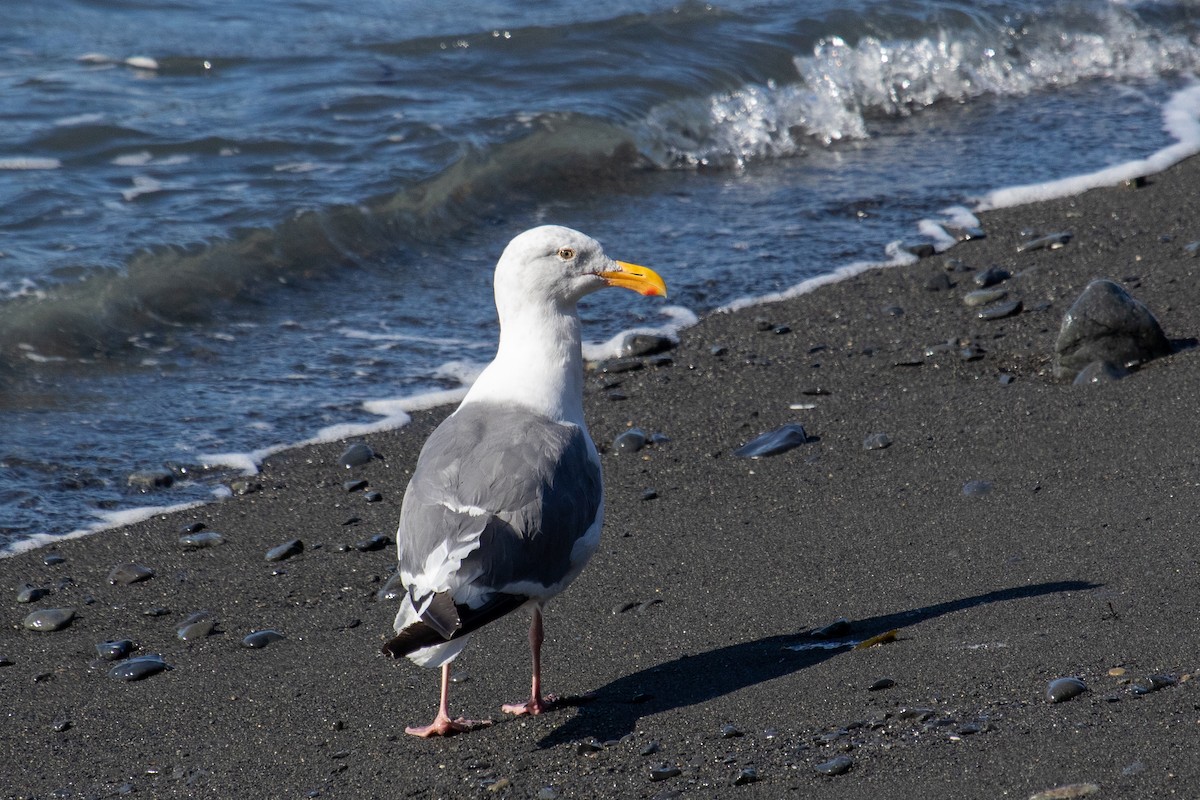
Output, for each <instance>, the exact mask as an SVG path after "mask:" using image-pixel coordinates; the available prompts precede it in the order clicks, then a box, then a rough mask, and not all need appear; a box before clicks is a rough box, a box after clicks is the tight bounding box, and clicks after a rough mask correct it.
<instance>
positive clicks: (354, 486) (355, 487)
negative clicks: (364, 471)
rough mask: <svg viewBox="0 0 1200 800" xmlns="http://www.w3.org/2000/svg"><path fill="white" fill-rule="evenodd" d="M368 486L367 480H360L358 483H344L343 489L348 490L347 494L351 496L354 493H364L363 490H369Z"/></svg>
mask: <svg viewBox="0 0 1200 800" xmlns="http://www.w3.org/2000/svg"><path fill="white" fill-rule="evenodd" d="M368 485H369V484H368V483H367V481H366V480H365V479H363V478H359V479H358V480H356V481H344V482H343V483H342V488H343V489H345V490H346V494H351V493H353V492H360V491H362V490H363V489H365V488H367V486H368Z"/></svg>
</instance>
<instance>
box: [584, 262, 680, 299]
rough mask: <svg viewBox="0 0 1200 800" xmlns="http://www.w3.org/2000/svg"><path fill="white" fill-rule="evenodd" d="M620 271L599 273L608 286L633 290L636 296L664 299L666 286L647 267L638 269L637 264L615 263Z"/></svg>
mask: <svg viewBox="0 0 1200 800" xmlns="http://www.w3.org/2000/svg"><path fill="white" fill-rule="evenodd" d="M615 263H616V265H617V266H618V267H620V269H615V270H612V271H610V272H601V273H599V275H600V277H601V278H604V280H605V282H607V283H608V285H609V286H620V287H622V288H625V289H633V290H634V291H635V292H637V293H638V294H642V295H645V296H646V297H666V296H667V285H666V284H665V283H663V279H662V278H660V277H658V273H657V272H655V271H654V270H652V269H650V268H649V267H639V266H638V265H637V264H628V263H626V262H624V261H617V262H615Z"/></svg>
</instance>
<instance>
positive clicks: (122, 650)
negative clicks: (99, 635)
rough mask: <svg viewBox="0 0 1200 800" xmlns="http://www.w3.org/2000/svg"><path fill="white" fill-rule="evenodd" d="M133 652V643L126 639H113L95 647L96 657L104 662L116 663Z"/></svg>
mask: <svg viewBox="0 0 1200 800" xmlns="http://www.w3.org/2000/svg"><path fill="white" fill-rule="evenodd" d="M132 651H133V642H131V641H129V640H128V639H113V640H112V641H110V642H101V643H100V644H98V645H96V655H98V656H100V658H102V659H104V660H105V661H118V660H120V659H122V658H125V657H126V656H127V655H129V654H130V652H132Z"/></svg>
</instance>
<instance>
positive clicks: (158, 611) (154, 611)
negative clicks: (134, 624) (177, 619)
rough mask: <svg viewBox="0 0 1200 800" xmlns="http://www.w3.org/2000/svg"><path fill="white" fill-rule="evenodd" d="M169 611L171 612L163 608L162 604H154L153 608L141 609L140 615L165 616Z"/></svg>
mask: <svg viewBox="0 0 1200 800" xmlns="http://www.w3.org/2000/svg"><path fill="white" fill-rule="evenodd" d="M170 613H171V612H170V611H169V610H168V609H165V608H163V607H162V606H155V607H154V608H148V609H146V610H145V611H143V612H142V615H143V616H147V617H165V616H166V615H167V614H170Z"/></svg>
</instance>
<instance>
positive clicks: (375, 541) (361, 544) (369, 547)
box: [354, 533, 392, 553]
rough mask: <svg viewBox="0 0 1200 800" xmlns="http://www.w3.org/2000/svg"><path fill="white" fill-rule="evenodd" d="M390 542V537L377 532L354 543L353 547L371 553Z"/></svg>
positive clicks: (361, 551)
mask: <svg viewBox="0 0 1200 800" xmlns="http://www.w3.org/2000/svg"><path fill="white" fill-rule="evenodd" d="M391 543H392V540H391V537H389V536H385V535H384V534H382V533H377V534H375V535H374V536H372V537H371V538H369V539H361V540H359V541H357V542H355V543H354V549H355V550H357V551H358V552H360V553H373V552H375V551H376V550H382V549H383V548H385V547H387V546H388V545H389V544H391Z"/></svg>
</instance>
